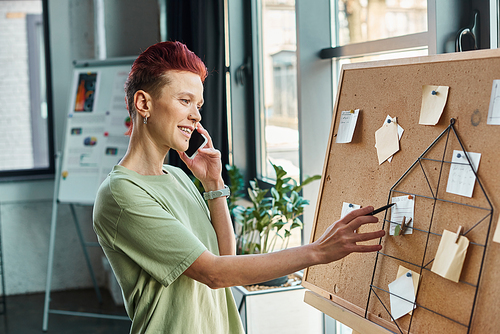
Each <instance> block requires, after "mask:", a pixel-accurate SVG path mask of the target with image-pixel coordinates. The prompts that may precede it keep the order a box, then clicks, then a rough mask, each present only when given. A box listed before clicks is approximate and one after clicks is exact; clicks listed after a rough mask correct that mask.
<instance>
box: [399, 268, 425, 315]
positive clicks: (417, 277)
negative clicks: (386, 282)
mask: <svg viewBox="0 0 500 334" xmlns="http://www.w3.org/2000/svg"><path fill="white" fill-rule="evenodd" d="M409 271H411V278H412V280H413V293H414V294H415V297H416V296H417V290H418V282H420V274H418V273H416V272H414V271H412V270H410V269H408V268H405V267H403V266H399V268H398V273H397V274H396V279H398V278H400V277H401V276H403V275H406V273H408V272H409ZM412 313H413V311H410V313H409V314H410V315H411V314H412Z"/></svg>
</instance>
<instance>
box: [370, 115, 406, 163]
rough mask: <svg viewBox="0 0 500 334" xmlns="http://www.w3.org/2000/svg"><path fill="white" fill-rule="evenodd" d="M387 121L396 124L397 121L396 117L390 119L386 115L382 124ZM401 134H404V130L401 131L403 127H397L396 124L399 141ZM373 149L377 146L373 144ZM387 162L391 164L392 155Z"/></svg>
mask: <svg viewBox="0 0 500 334" xmlns="http://www.w3.org/2000/svg"><path fill="white" fill-rule="evenodd" d="M389 120H391V122H396V123H397V119H396V117H394V118H392V117H391V116H389V115H387V117H386V118H385V121H384V123H387V122H388V121H389ZM403 132H405V130H404V129H403V127H402V126H401V125H399V123H398V138H399V140H401V137H402V136H403ZM375 147H377V144H375ZM387 161H389V162H391V161H392V155H391V156H390V157H389V158H388V159H387Z"/></svg>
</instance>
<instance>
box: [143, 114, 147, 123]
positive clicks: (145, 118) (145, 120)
mask: <svg viewBox="0 0 500 334" xmlns="http://www.w3.org/2000/svg"><path fill="white" fill-rule="evenodd" d="M143 123H144V124H148V117H147V116H146V117H144V120H143Z"/></svg>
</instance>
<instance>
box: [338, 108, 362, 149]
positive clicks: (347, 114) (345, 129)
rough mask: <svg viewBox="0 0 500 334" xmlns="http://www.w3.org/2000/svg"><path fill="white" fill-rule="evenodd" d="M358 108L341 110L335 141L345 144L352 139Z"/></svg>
mask: <svg viewBox="0 0 500 334" xmlns="http://www.w3.org/2000/svg"><path fill="white" fill-rule="evenodd" d="M358 115H359V109H356V110H347V111H342V114H341V115H340V124H339V129H338V132H337V139H336V141H335V142H336V143H338V144H346V143H350V142H351V141H352V136H353V134H354V129H355V128H356V123H357V122H358Z"/></svg>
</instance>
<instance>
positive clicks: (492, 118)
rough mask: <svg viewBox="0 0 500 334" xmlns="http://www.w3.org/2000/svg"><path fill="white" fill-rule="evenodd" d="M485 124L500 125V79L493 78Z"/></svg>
mask: <svg viewBox="0 0 500 334" xmlns="http://www.w3.org/2000/svg"><path fill="white" fill-rule="evenodd" d="M486 123H487V124H490V125H500V80H493V87H492V88H491V97H490V109H489V110H488V120H487V121H486Z"/></svg>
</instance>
